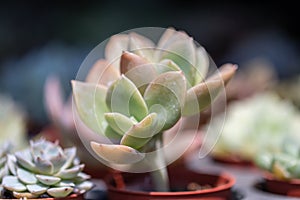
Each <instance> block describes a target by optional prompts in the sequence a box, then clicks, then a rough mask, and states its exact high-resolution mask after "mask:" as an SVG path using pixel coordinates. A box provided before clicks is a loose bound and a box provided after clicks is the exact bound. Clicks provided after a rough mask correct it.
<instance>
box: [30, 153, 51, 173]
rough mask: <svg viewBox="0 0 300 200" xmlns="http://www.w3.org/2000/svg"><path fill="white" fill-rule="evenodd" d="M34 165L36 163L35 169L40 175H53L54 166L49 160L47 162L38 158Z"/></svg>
mask: <svg viewBox="0 0 300 200" xmlns="http://www.w3.org/2000/svg"><path fill="white" fill-rule="evenodd" d="M34 163H35V167H36V170H37V171H38V172H39V173H43V174H47V175H49V174H52V173H53V169H54V167H53V164H52V163H51V162H50V161H49V160H45V159H43V158H41V157H36V158H35V159H34Z"/></svg>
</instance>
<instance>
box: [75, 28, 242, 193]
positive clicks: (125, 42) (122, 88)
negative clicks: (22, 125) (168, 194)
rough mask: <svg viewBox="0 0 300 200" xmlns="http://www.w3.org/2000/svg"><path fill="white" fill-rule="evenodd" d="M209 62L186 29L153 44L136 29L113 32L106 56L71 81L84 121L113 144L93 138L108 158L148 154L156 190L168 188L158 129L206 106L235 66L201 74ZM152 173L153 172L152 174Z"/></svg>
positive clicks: (136, 159) (127, 159) (135, 159)
mask: <svg viewBox="0 0 300 200" xmlns="http://www.w3.org/2000/svg"><path fill="white" fill-rule="evenodd" d="M209 65H210V62H209V57H208V55H207V53H206V51H205V50H204V48H203V47H201V46H197V45H196V44H195V43H194V41H193V39H192V38H191V37H189V36H188V35H187V34H186V33H184V32H180V31H175V30H174V29H171V28H170V29H167V30H166V31H165V32H164V33H163V35H162V36H161V38H160V40H159V42H158V44H157V45H155V44H154V43H153V42H152V41H151V40H150V39H148V38H146V37H144V36H142V35H139V34H137V33H134V32H132V33H129V34H119V35H115V36H113V37H111V39H110V40H109V42H108V43H107V45H106V49H105V59H101V60H99V61H97V62H96V64H95V65H94V66H93V67H92V68H91V70H90V72H89V74H88V75H87V77H86V82H81V81H72V86H73V96H74V99H75V104H76V107H77V111H78V113H79V116H80V117H81V119H82V121H83V122H84V123H85V124H86V125H87V126H88V127H89V128H91V129H92V130H93V131H95V132H97V133H101V134H104V135H106V136H107V137H108V138H111V139H113V140H114V141H117V142H116V143H117V144H100V143H97V142H91V146H92V149H93V150H94V151H95V152H96V154H97V155H98V156H99V157H100V158H102V159H103V160H105V161H107V162H109V163H111V164H118V165H119V164H121V165H122V164H129V165H134V164H137V163H140V162H143V160H149V159H150V162H147V164H149V165H157V168H160V170H158V171H154V172H153V173H152V174H153V177H155V178H154V181H155V185H156V188H155V189H156V190H168V183H167V182H168V181H167V174H166V171H164V170H165V169H164V167H165V166H164V161H163V160H164V158H163V155H161V154H162V152H160V153H157V154H159V155H155V156H154V157H152V158H145V157H146V156H145V154H146V153H148V152H153V151H155V149H159V148H161V145H162V134H163V132H164V131H166V130H168V129H170V128H172V127H173V126H174V125H175V124H176V123H177V122H178V120H179V119H180V118H181V117H183V116H191V115H195V114H198V113H199V112H200V111H202V110H203V109H205V108H207V107H208V106H209V105H210V103H211V102H212V101H213V100H214V99H215V98H216V96H217V94H218V92H219V91H220V90H221V88H222V87H223V86H224V84H226V83H227V82H228V81H229V80H230V79H231V77H232V76H233V75H234V73H235V71H236V66H235V65H232V64H227V65H225V66H223V67H221V68H220V73H219V72H218V73H216V74H214V75H212V76H211V77H209V78H208V79H206V80H205V77H206V75H207V72H208V68H209ZM155 173H157V174H156V175H155Z"/></svg>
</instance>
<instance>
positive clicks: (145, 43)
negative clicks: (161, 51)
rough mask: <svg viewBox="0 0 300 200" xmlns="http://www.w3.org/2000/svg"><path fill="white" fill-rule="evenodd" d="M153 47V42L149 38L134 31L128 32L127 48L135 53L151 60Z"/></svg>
mask: <svg viewBox="0 0 300 200" xmlns="http://www.w3.org/2000/svg"><path fill="white" fill-rule="evenodd" d="M154 47H155V45H154V43H153V42H152V41H151V40H150V39H149V38H146V37H144V36H142V35H139V34H137V33H135V32H131V33H129V50H130V51H133V52H134V53H135V54H137V55H139V56H142V57H144V58H147V59H148V60H150V61H151V60H152V59H153V49H154Z"/></svg>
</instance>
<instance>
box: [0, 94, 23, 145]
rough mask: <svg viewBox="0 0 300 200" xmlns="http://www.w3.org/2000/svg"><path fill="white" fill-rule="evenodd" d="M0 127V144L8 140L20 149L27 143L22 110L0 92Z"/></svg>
mask: <svg viewBox="0 0 300 200" xmlns="http://www.w3.org/2000/svg"><path fill="white" fill-rule="evenodd" d="M0 129H1V134H0V145H4V143H7V142H10V143H11V144H14V146H13V147H14V148H16V149H20V148H22V147H24V146H25V145H26V144H27V142H26V134H25V133H26V124H25V114H24V112H23V111H22V109H21V108H20V107H19V106H18V105H17V104H16V103H15V102H14V101H13V100H12V99H11V98H10V97H8V96H5V95H1V94H0Z"/></svg>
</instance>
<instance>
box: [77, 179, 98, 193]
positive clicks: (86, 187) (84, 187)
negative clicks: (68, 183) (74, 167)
mask: <svg viewBox="0 0 300 200" xmlns="http://www.w3.org/2000/svg"><path fill="white" fill-rule="evenodd" d="M93 186H94V184H93V183H92V182H91V181H84V182H82V183H79V184H77V185H76V188H78V189H79V190H81V191H88V190H90V189H92V187H93Z"/></svg>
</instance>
